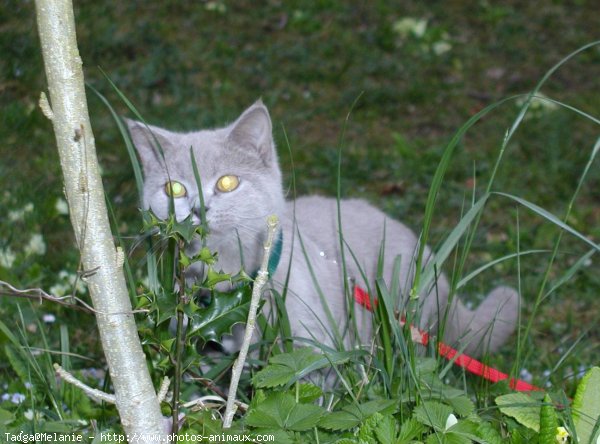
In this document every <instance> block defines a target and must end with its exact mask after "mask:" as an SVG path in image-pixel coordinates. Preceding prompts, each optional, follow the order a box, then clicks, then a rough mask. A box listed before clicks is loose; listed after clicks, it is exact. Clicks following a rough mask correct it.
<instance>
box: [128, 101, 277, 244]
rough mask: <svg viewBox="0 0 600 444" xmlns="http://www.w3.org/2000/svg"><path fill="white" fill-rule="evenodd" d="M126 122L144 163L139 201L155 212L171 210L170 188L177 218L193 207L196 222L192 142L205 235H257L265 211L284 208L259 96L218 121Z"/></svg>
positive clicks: (223, 239)
mask: <svg viewBox="0 0 600 444" xmlns="http://www.w3.org/2000/svg"><path fill="white" fill-rule="evenodd" d="M127 123H128V126H129V132H130V134H131V138H132V141H133V143H134V145H135V147H136V149H137V151H138V154H139V157H140V159H141V163H142V166H143V170H144V196H143V206H144V208H145V209H151V210H152V211H153V212H154V213H155V214H156V215H157V216H158V217H159V218H162V219H165V218H166V217H167V216H168V214H169V204H170V196H169V195H171V196H173V203H174V210H175V214H176V216H177V219H178V220H183V219H185V218H186V217H188V216H189V215H190V214H192V217H193V221H194V223H195V224H199V223H200V218H199V216H200V198H199V193H198V187H197V184H196V179H195V175H194V170H193V167H192V158H191V153H190V149H191V150H193V152H194V157H195V159H196V165H197V168H198V172H199V174H200V179H201V186H202V191H203V197H204V205H205V209H206V220H207V223H208V228H209V231H210V236H209V239H210V238H212V239H213V240H214V241H216V243H217V244H223V243H230V242H233V241H235V243H236V245H237V242H238V241H237V237H238V235H239V236H240V237H241V238H242V240H245V241H250V242H251V241H252V240H253V239H254V240H256V242H261V241H262V240H263V239H264V237H263V234H264V233H265V232H266V228H265V227H266V225H265V221H266V218H267V217H268V216H269V215H271V214H276V215H278V216H281V215H282V212H283V207H284V197H283V191H282V187H281V171H280V169H279V164H278V160H277V153H276V149H275V143H274V142H273V136H272V125H271V119H270V117H269V112H268V110H267V108H266V107H265V106H264V105H263V103H262V102H261V101H258V102H256V103H255V104H254V105H252V106H251V107H250V108H248V109H247V110H246V111H244V112H243V113H242V115H241V116H240V117H238V119H237V120H236V121H235V122H233V123H232V124H230V125H228V126H226V127H223V128H218V129H211V130H199V131H194V132H190V133H176V132H171V131H168V130H165V129H162V128H157V127H154V126H148V127H147V126H146V125H144V124H143V123H140V122H136V121H132V120H128V121H127ZM156 142H158V144H160V147H161V149H162V154H161V150H160V149H159V148H158V147H157V143H156ZM163 154H164V156H163ZM213 243H214V242H213Z"/></svg>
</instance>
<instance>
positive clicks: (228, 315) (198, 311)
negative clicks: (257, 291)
mask: <svg viewBox="0 0 600 444" xmlns="http://www.w3.org/2000/svg"><path fill="white" fill-rule="evenodd" d="M251 296H252V288H251V286H250V285H244V286H241V287H238V288H236V289H234V290H233V291H231V292H228V293H221V292H214V293H213V297H212V299H211V301H210V304H208V306H207V307H204V308H202V307H199V306H196V305H194V304H188V305H187V306H186V307H185V313H186V315H187V316H188V318H189V322H190V324H189V325H190V328H189V333H188V335H189V337H190V338H191V337H196V336H199V337H201V338H202V339H204V340H205V341H215V342H220V341H221V338H222V337H223V335H225V334H231V328H232V327H233V326H234V325H235V324H238V323H244V322H246V320H247V319H248V313H249V311H250V298H251Z"/></svg>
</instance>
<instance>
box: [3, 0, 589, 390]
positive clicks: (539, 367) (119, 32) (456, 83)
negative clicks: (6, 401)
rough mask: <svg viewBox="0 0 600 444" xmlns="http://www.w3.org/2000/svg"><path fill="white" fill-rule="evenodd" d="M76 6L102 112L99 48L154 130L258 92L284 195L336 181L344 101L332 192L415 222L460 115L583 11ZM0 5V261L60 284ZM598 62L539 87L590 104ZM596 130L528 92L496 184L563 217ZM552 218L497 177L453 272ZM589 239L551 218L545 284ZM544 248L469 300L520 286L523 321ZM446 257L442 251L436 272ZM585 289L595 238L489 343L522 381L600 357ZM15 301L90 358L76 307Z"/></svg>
mask: <svg viewBox="0 0 600 444" xmlns="http://www.w3.org/2000/svg"><path fill="white" fill-rule="evenodd" d="M75 7H76V21H77V26H78V29H77V31H78V41H79V48H80V52H81V56H82V59H83V62H84V68H85V74H86V80H87V82H88V83H89V84H90V85H91V86H93V87H94V88H96V89H97V90H99V91H100V92H101V93H102V94H104V95H105V96H106V97H107V98H108V99H109V100H110V101H111V103H112V104H113V106H115V108H116V109H117V110H118V111H119V112H121V113H123V114H126V113H127V111H126V108H125V107H124V106H123V105H122V103H121V102H120V101H119V100H118V98H117V96H116V94H115V93H114V92H113V91H112V90H111V88H110V86H109V84H108V82H107V80H106V79H105V78H104V76H103V74H102V72H101V71H100V69H99V68H98V67H101V68H102V70H104V71H105V72H106V73H107V74H108V76H110V78H111V79H112V80H113V81H114V82H115V83H116V84H117V86H118V87H119V88H120V89H121V90H122V91H123V92H124V93H125V94H126V95H127V97H128V98H129V99H130V100H131V101H132V102H133V103H134V104H135V105H136V106H137V107H138V109H139V110H140V111H141V112H142V114H143V115H144V117H145V118H146V120H147V121H148V122H150V123H154V124H157V125H160V126H163V127H167V128H170V129H177V130H193V129H197V128H202V127H210V126H218V125H222V124H224V123H227V122H229V121H231V120H232V119H234V118H235V117H236V116H237V115H238V114H239V113H240V112H241V111H242V110H243V109H244V108H246V107H247V106H248V105H249V104H251V103H252V102H253V101H255V100H256V99H257V98H259V97H262V99H263V100H264V102H265V103H266V104H267V106H268V107H269V109H270V112H271V116H272V118H273V122H274V127H275V138H276V141H277V142H278V146H279V153H280V159H281V163H282V168H283V171H284V175H285V184H286V186H287V185H289V183H290V180H291V172H292V161H293V165H294V168H295V170H294V171H295V175H296V185H297V190H298V193H299V194H310V193H317V194H327V195H334V194H335V192H336V174H335V171H336V170H335V167H336V164H337V159H338V147H339V146H340V134H341V130H342V127H343V125H344V120H345V119H346V116H347V115H348V113H349V111H350V110H351V109H352V113H351V115H350V118H349V122H348V125H347V130H346V133H345V136H344V139H343V141H342V142H341V144H342V147H343V149H342V153H343V154H342V156H343V157H342V165H343V170H342V180H341V183H342V194H343V196H352V197H361V198H365V199H368V200H369V201H371V202H373V203H375V204H376V205H378V206H380V207H381V208H383V209H384V210H385V211H386V212H387V213H388V214H390V216H392V217H394V218H397V219H400V220H402V221H403V222H405V223H407V224H408V225H409V226H411V227H413V228H414V229H415V231H417V232H418V231H420V229H421V226H422V221H423V215H424V208H425V202H426V200H427V194H428V190H429V187H430V185H431V181H432V178H433V175H434V173H435V171H436V168H437V166H438V163H439V161H440V159H441V157H442V153H443V152H444V149H445V147H446V145H447V143H448V141H449V140H450V138H451V137H452V135H453V134H454V133H455V132H456V131H457V130H458V129H459V128H460V127H461V125H463V124H464V123H465V122H466V121H467V120H468V119H469V117H471V116H472V115H473V114H475V113H476V112H478V111H480V110H481V109H483V108H484V107H485V106H487V105H490V104H492V103H494V102H496V101H498V100H500V99H503V98H506V97H509V96H514V95H519V94H523V93H527V92H529V91H530V90H531V89H533V87H534V86H535V84H536V83H537V82H538V81H539V80H540V79H541V78H542V76H543V75H544V73H545V72H546V71H547V70H548V69H550V68H551V67H552V66H553V65H554V64H556V63H558V62H559V61H560V60H561V59H562V58H563V57H565V56H567V55H568V54H569V53H571V52H572V51H574V50H576V49H577V48H579V47H581V46H583V45H584V44H586V43H590V42H591V41H593V40H594V39H597V38H598V36H599V34H598V29H600V15H599V14H598V12H597V4H596V3H595V2H592V1H585V0H577V1H573V2H564V1H541V2H525V3H524V2H517V1H508V2H495V3H494V2H489V1H483V0H482V1H478V2H467V1H450V2H418V1H412V0H411V1H405V2H398V1H383V0H381V1H380V0H377V1H369V2H340V1H333V0H320V1H314V2H302V1H286V2H283V1H272V0H270V1H264V2H252V1H248V0H241V1H236V2H233V1H228V2H225V1H209V2H207V1H195V2H191V1H182V2H158V1H148V2H104V1H95V2H91V1H80V2H76V5H75ZM407 18H412V19H414V20H412V21H411V20H407ZM0 23H1V25H0V29H1V30H2V32H1V33H0V107H1V109H2V111H1V116H2V117H1V120H0V139H1V140H2V142H3V143H2V146H1V148H0V214H2V216H1V217H0V229H1V230H2V234H0V253H2V255H3V257H5V262H4V265H3V264H2V262H0V280H4V281H8V282H11V283H13V284H14V285H16V286H19V287H38V286H39V287H43V288H46V289H49V288H51V287H53V286H56V285H57V284H61V285H63V287H65V288H66V289H65V290H64V291H65V292H67V293H68V292H70V291H71V289H70V288H68V287H69V285H70V284H69V282H70V281H69V279H71V278H70V277H69V276H67V275H66V274H65V273H64V272H63V273H62V275H61V274H60V272H61V271H63V270H65V271H67V272H68V273H70V274H73V273H75V272H76V270H77V264H78V254H77V251H76V249H75V247H74V242H73V236H72V233H71V227H70V224H69V220H68V217H67V216H65V215H64V214H62V211H61V209H60V207H58V208H57V201H59V200H60V199H62V197H63V196H62V176H61V172H60V166H59V162H58V156H57V151H56V147H55V141H54V136H53V133H52V129H51V125H50V124H49V122H48V121H47V120H46V119H45V118H44V117H43V115H42V114H41V112H40V110H39V108H38V107H37V101H38V98H39V94H40V91H42V90H44V89H45V87H46V86H45V85H46V83H45V77H44V72H43V64H42V59H41V53H40V48H39V41H38V37H37V35H36V27H35V14H34V5H33V3H32V2H23V1H16V0H1V1H0ZM598 79H600V47H599V46H596V47H594V48H592V49H590V50H587V51H585V52H583V53H581V54H580V55H578V56H577V57H575V58H574V59H572V60H570V61H569V62H568V63H567V64H565V65H564V66H562V67H561V68H560V69H559V70H558V71H557V72H556V73H555V74H554V75H553V76H552V77H551V78H550V80H549V81H548V82H547V83H546V84H545V85H544V87H543V88H542V92H543V94H544V95H546V96H548V97H550V98H552V99H553V100H555V101H558V102H562V103H564V104H567V105H569V106H571V107H573V108H576V109H578V110H580V111H583V112H585V113H587V114H589V115H591V116H594V117H595V118H598V117H599V116H600V95H599V94H598V88H599V86H600V83H599V80H598ZM88 99H89V106H90V114H91V118H92V124H93V128H94V135H95V138H96V144H97V150H98V155H99V158H100V161H101V164H102V167H103V177H104V186H105V189H106V191H107V194H108V197H109V199H110V202H111V203H112V206H113V208H114V211H115V214H116V219H117V220H118V225H119V231H120V233H121V235H123V236H125V237H126V238H133V237H135V236H136V235H137V234H138V233H139V232H140V229H141V220H140V217H139V211H138V209H137V206H138V199H137V194H136V188H135V181H134V179H133V174H132V170H131V166H130V164H129V160H128V157H127V153H126V150H125V147H124V144H123V142H122V140H121V139H120V136H119V134H118V130H117V128H116V126H115V124H114V122H113V120H112V119H111V117H110V115H109V112H108V110H107V109H106V108H105V107H104V105H103V104H102V103H101V102H100V100H98V98H97V97H96V96H95V95H93V94H92V93H91V92H90V94H89V96H88ZM521 100H523V99H522V98H521ZM354 103H355V106H354V108H352V105H353V104H354ZM518 104H519V101H518V99H515V100H511V101H508V102H506V103H504V104H503V105H501V106H499V107H498V108H496V109H494V110H493V111H492V112H491V113H490V114H488V115H486V116H485V117H484V118H483V119H482V120H481V121H480V122H478V123H477V124H476V125H475V126H474V127H473V128H472V129H471V130H469V132H468V133H467V134H466V136H465V137H464V138H463V139H462V141H461V142H460V145H459V147H458V149H457V150H456V153H455V155H454V156H453V158H452V162H451V164H450V167H449V170H448V172H447V174H446V177H445V181H444V184H443V186H442V188H441V193H440V196H439V198H438V201H437V206H436V210H435V214H434V217H433V228H432V238H431V240H430V243H431V244H432V245H433V246H435V245H439V243H440V242H441V241H442V240H443V239H444V238H445V236H446V235H447V234H448V233H449V232H450V231H451V230H452V228H454V227H455V226H456V224H457V223H458V220H459V219H460V215H461V214H462V213H464V212H465V208H468V207H466V206H468V205H469V204H470V202H471V200H472V199H473V198H475V197H477V196H480V195H481V193H482V192H483V190H484V189H485V187H486V185H487V182H488V180H489V178H490V175H491V173H492V170H493V167H494V164H495V162H496V158H497V156H498V152H499V149H500V146H501V144H502V140H503V137H504V134H505V132H506V131H507V129H508V128H509V127H510V126H511V124H512V122H513V121H514V119H515V118H516V116H517V114H518V111H519V106H518ZM286 137H287V139H288V140H289V149H288V146H287V143H286ZM597 137H598V125H597V122H596V123H595V122H593V121H592V120H591V119H588V118H585V117H582V116H581V115H579V114H577V113H576V112H573V111H570V110H568V109H565V108H562V107H560V106H558V105H555V104H553V103H550V104H548V102H541V101H539V102H537V103H536V107H535V109H532V111H531V112H530V113H529V114H528V115H527V116H526V118H525V119H524V121H523V123H522V124H521V126H520V127H519V128H518V131H517V133H516V134H515V136H514V138H513V139H512V140H511V141H510V143H509V144H508V146H507V149H506V152H505V154H504V157H503V160H502V163H501V164H500V167H499V170H498V175H497V179H496V181H495V183H494V186H493V190H495V191H502V192H505V193H509V194H512V195H516V196H519V197H521V198H523V199H526V200H528V201H530V202H533V203H535V204H537V205H539V206H540V207H543V208H544V209H545V210H547V211H548V212H550V213H552V214H554V215H556V217H557V218H559V219H562V218H563V217H564V214H565V211H566V208H567V204H568V202H569V200H570V198H571V196H572V195H573V193H574V191H575V188H576V186H577V183H578V180H579V178H580V177H581V174H582V172H583V170H584V168H585V165H586V162H587V161H588V159H589V157H590V155H591V152H592V148H593V146H594V143H596V139H597ZM599 171H600V169H599V168H598V161H597V160H596V162H595V163H594V165H593V166H592V168H591V170H590V173H589V175H588V177H587V179H586V181H585V183H584V184H583V187H582V189H581V191H580V193H579V195H578V197H577V199H576V201H575V205H574V207H573V210H572V212H571V215H570V217H569V219H568V223H569V225H570V226H571V227H573V228H574V229H575V230H578V231H579V232H581V233H582V234H584V235H585V236H586V237H587V238H588V239H589V240H591V241H592V242H595V243H596V244H597V243H598V242H600V173H599ZM292 197H293V196H291V195H290V198H292ZM28 204H32V205H30V206H28ZM559 232H560V229H558V228H557V227H556V226H555V225H553V224H551V223H549V222H548V220H546V219H544V218H542V217H540V216H537V215H535V214H533V213H532V212H531V211H529V210H528V209H527V208H524V207H522V206H517V205H516V203H515V202H514V201H511V200H510V199H507V198H503V197H500V196H494V197H493V198H492V199H491V200H490V202H489V204H488V205H487V207H486V211H485V212H484V215H483V218H482V221H481V224H480V226H479V228H478V233H477V235H476V236H475V237H474V244H473V248H472V250H471V252H470V254H469V257H468V259H467V262H466V263H467V270H466V271H467V272H468V271H470V270H473V269H475V268H477V267H478V266H480V265H482V264H484V263H486V262H489V261H491V260H493V259H495V258H498V257H501V256H503V255H506V254H511V253H514V252H515V251H517V249H520V250H521V251H525V250H532V249H542V250H551V249H552V248H553V246H554V242H555V240H556V238H557V236H558V234H559ZM35 234H41V236H42V239H43V245H44V248H41V247H40V246H39V245H38V244H36V242H37V241H39V240H40V239H39V238H32V236H33V235H35ZM36 245H37V247H36ZM27 246H29V249H28V248H27ZM36 248H37V249H36ZM588 250H589V246H587V245H585V244H584V243H582V242H581V241H579V240H576V239H575V238H574V237H572V236H569V235H565V236H564V240H563V242H562V243H561V245H560V248H559V252H558V256H557V260H556V261H555V265H554V266H553V267H552V268H551V270H550V280H549V282H550V285H549V287H548V288H547V289H549V288H550V287H551V286H552V284H553V283H556V282H558V280H559V279H560V278H561V276H563V275H564V274H565V273H566V272H567V270H568V269H569V268H570V267H571V266H573V265H574V264H575V263H576V261H577V260H578V259H579V258H580V257H581V256H582V255H583V254H584V253H585V252H586V251H588ZM9 253H12V254H13V255H14V258H13V260H12V261H10V260H8V259H10V257H8V259H6V257H7V256H10V254H9ZM0 259H2V258H0ZM547 261H548V254H536V255H528V256H523V257H522V258H521V260H520V262H519V263H517V261H509V262H503V263H502V264H500V265H497V266H495V267H492V268H490V269H489V270H487V271H486V272H485V273H482V274H481V275H479V276H478V277H477V278H476V279H474V280H473V281H471V282H470V283H469V284H468V285H467V287H466V289H465V290H464V291H463V293H465V299H469V298H470V299H471V300H472V301H474V302H475V303H476V302H477V301H478V300H479V299H478V298H479V297H480V296H482V295H484V294H485V293H487V291H489V289H490V288H491V287H492V284H498V283H500V282H502V283H506V284H508V285H512V286H515V287H517V286H519V287H520V290H521V292H522V295H523V300H524V306H523V309H522V316H523V319H522V324H523V325H525V324H526V323H527V322H528V321H529V318H530V314H531V313H532V312H533V310H534V302H535V300H536V296H537V292H538V290H539V287H540V282H541V280H542V278H543V274H544V273H545V271H546V269H545V267H546V264H547ZM452 269H453V263H452V261H451V260H450V261H449V262H448V263H447V268H446V272H447V273H448V274H450V275H451V274H452ZM599 293H600V273H599V267H598V260H597V258H596V257H595V256H592V257H591V258H590V260H589V263H587V262H586V265H585V266H584V267H581V268H580V269H578V271H577V272H576V273H575V274H574V275H573V276H572V278H571V280H570V281H569V282H568V283H567V284H565V285H563V286H561V287H560V288H559V289H557V290H556V291H555V292H553V293H552V294H550V295H549V296H548V297H547V298H545V299H544V300H543V301H542V303H541V305H540V307H539V310H538V311H537V312H536V314H535V321H534V323H533V329H532V331H531V335H530V336H529V337H528V338H524V339H522V340H523V344H524V345H523V348H522V351H523V353H522V354H521V356H520V361H519V362H518V363H516V364H515V347H514V344H512V345H511V344H509V345H507V346H506V347H505V349H504V350H503V352H502V353H500V354H499V355H498V356H494V357H493V362H494V363H495V364H496V365H498V366H499V367H502V368H503V369H505V370H507V371H508V370H510V369H511V367H512V366H513V365H517V366H519V368H525V369H526V371H527V372H530V373H531V374H532V375H533V380H534V382H535V383H537V384H540V385H544V384H551V385H552V386H553V387H560V388H565V389H566V390H567V391H569V390H572V388H573V385H574V382H575V380H576V378H575V377H574V376H573V374H574V373H575V374H578V373H580V371H581V369H583V368H588V367H589V366H591V365H598V363H599V362H600V328H599V327H598V322H597V320H598V319H599V318H600V305H599V304H598V302H597V300H598V299H597V298H598V294H599ZM20 307H21V308H20V310H19V309H18V308H17V303H16V301H15V300H14V299H9V298H6V297H3V298H2V299H0V318H2V319H4V322H5V323H6V325H8V326H9V327H10V328H11V329H16V328H17V327H16V326H17V325H25V326H26V327H27V328H28V329H29V333H30V334H32V341H33V342H35V341H36V339H35V335H34V333H35V332H36V331H38V332H39V331H40V330H43V331H44V332H45V334H46V335H47V338H48V340H49V341H50V347H51V348H52V347H54V348H58V347H59V345H58V344H59V340H60V332H59V328H58V325H57V324H58V323H59V322H56V323H52V322H47V323H45V324H44V323H40V324H39V325H38V324H36V322H35V319H37V318H38V317H39V315H40V313H48V314H49V313H52V314H55V316H56V318H57V319H59V320H60V323H63V321H64V324H65V325H66V326H67V327H68V331H69V336H70V345H71V351H72V352H74V353H78V354H81V355H84V356H87V357H90V358H93V359H95V360H96V364H95V366H97V367H101V365H102V364H101V362H102V361H101V359H102V358H101V351H100V350H99V344H98V343H97V336H96V335H95V333H92V332H93V329H92V327H91V318H90V317H89V315H86V314H81V313H78V312H74V311H72V310H65V309H62V308H60V307H55V306H51V305H49V304H47V303H44V304H43V305H41V306H40V305H37V304H27V303H23V301H21V304H20ZM18 316H22V318H23V319H22V322H21V321H20V320H18ZM3 340H5V338H3V336H1V335H0V341H3ZM571 347H574V348H572V349H571ZM0 356H2V355H1V352H0ZM563 358H564V359H563ZM0 361H2V363H0V383H1V382H3V381H10V380H11V379H12V376H11V375H12V373H11V372H12V371H11V370H10V366H9V365H8V363H7V362H6V360H5V359H0ZM77 365H79V366H81V367H85V366H88V365H89V364H88V363H86V362H85V361H83V362H79V363H78V364H77ZM571 394H572V393H571Z"/></svg>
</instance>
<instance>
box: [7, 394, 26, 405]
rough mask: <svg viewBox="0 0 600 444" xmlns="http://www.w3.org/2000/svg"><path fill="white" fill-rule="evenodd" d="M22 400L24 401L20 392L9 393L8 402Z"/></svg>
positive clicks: (14, 402) (19, 402)
mask: <svg viewBox="0 0 600 444" xmlns="http://www.w3.org/2000/svg"><path fill="white" fill-rule="evenodd" d="M23 401H25V395H24V394H22V393H13V394H12V395H10V402H12V403H13V404H21V403H22V402H23Z"/></svg>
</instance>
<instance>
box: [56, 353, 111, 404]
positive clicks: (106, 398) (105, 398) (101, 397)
mask: <svg viewBox="0 0 600 444" xmlns="http://www.w3.org/2000/svg"><path fill="white" fill-rule="evenodd" d="M54 370H56V374H57V375H58V376H60V377H61V378H62V379H63V380H64V381H65V382H68V383H69V384H71V385H74V386H75V387H77V388H79V389H81V390H83V392H84V393H85V394H86V395H88V397H89V398H90V399H92V400H94V401H96V402H98V403H100V402H108V403H109V404H116V399H115V395H109V394H108V393H105V392H103V391H102V390H98V389H95V388H91V387H90V386H89V385H87V384H84V383H83V382H81V381H80V380H79V379H77V378H76V377H75V376H73V375H72V374H71V373H69V372H68V371H66V370H65V369H64V368H62V367H61V366H60V365H58V364H56V363H54Z"/></svg>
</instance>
